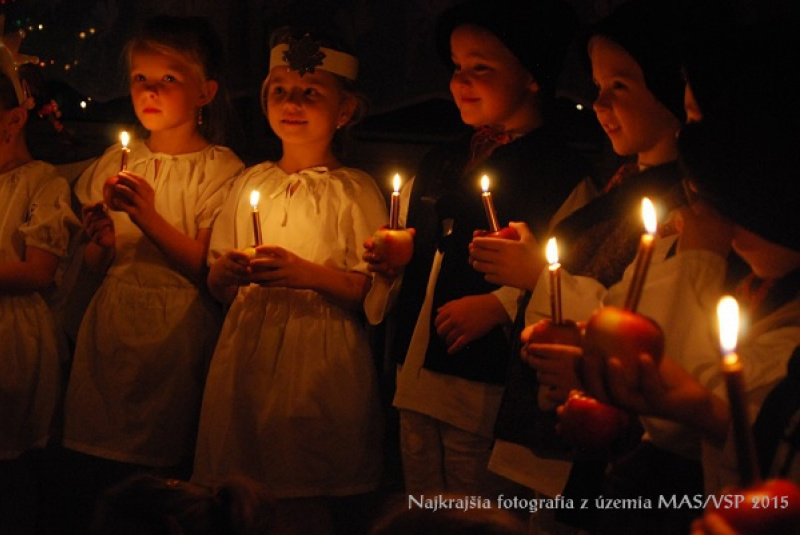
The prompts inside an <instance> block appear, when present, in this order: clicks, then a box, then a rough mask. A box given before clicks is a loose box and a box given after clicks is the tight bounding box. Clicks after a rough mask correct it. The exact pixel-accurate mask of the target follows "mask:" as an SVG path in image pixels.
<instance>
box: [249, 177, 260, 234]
mask: <svg viewBox="0 0 800 535" xmlns="http://www.w3.org/2000/svg"><path fill="white" fill-rule="evenodd" d="M258 198H259V194H258V191H256V190H253V191H252V192H251V193H250V206H251V207H252V208H253V235H254V236H255V240H256V247H258V246H259V245H261V243H262V242H261V219H259V216H258Z"/></svg>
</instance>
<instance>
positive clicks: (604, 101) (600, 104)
mask: <svg viewBox="0 0 800 535" xmlns="http://www.w3.org/2000/svg"><path fill="white" fill-rule="evenodd" d="M609 107H610V106H609V103H608V96H607V95H606V94H605V93H603V92H600V93H598V94H597V97H596V98H595V99H594V102H593V103H592V109H593V110H594V111H595V112H597V110H607V109H609Z"/></svg>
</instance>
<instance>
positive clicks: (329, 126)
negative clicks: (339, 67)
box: [265, 67, 356, 145]
mask: <svg viewBox="0 0 800 535" xmlns="http://www.w3.org/2000/svg"><path fill="white" fill-rule="evenodd" d="M265 98H266V101H267V106H266V107H267V116H268V118H269V124H270V126H271V127H272V130H273V131H274V132H275V134H276V135H277V136H278V137H279V138H281V141H283V142H284V143H292V144H306V143H323V144H325V145H327V144H329V143H330V140H331V139H332V138H333V135H334V134H335V133H336V129H337V128H338V127H341V126H344V125H345V124H347V122H348V121H349V120H350V118H351V117H352V115H353V113H354V111H355V105H356V102H355V99H354V98H353V97H352V96H350V95H348V94H347V93H345V92H344V91H342V89H340V87H339V84H338V81H337V80H336V77H335V76H334V75H333V74H331V73H329V72H326V71H323V70H321V69H316V70H315V71H314V72H313V73H306V74H304V75H303V76H300V75H299V74H298V73H297V71H291V70H289V69H287V68H286V67H275V68H274V69H272V71H271V72H270V75H269V85H268V88H267V94H266V95H265Z"/></svg>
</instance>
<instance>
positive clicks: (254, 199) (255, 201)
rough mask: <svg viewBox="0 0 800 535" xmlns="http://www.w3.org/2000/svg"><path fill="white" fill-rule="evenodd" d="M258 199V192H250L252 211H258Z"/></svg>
mask: <svg viewBox="0 0 800 535" xmlns="http://www.w3.org/2000/svg"><path fill="white" fill-rule="evenodd" d="M259 197H260V195H259V193H258V191H256V190H253V191H252V192H250V206H252V207H253V210H257V209H258V199H259Z"/></svg>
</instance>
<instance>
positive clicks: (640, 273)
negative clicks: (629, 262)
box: [625, 197, 658, 311]
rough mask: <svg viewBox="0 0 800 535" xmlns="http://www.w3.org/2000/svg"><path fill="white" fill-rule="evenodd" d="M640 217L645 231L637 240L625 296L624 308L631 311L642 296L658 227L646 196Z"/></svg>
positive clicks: (656, 219)
mask: <svg viewBox="0 0 800 535" xmlns="http://www.w3.org/2000/svg"><path fill="white" fill-rule="evenodd" d="M642 219H643V220H644V228H645V233H644V234H642V240H641V241H640V242H639V252H638V253H637V254H636V263H635V264H634V266H633V279H632V280H631V285H630V287H629V288H628V295H627V297H626V298H625V308H626V309H627V310H631V311H635V310H636V307H637V306H639V298H641V297H642V288H643V287H644V279H645V277H647V270H648V268H649V267H650V259H651V258H652V257H653V243H654V241H655V235H656V230H657V227H658V218H657V217H656V209H655V207H654V206H653V203H652V202H651V201H650V199H648V198H647V197H645V198H644V199H642Z"/></svg>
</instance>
